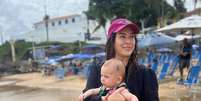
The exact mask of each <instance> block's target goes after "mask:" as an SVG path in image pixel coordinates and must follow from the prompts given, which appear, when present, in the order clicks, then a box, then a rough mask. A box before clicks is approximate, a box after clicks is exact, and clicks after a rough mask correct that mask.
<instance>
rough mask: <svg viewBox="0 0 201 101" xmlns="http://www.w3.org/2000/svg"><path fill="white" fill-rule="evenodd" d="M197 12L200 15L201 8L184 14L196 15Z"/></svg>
mask: <svg viewBox="0 0 201 101" xmlns="http://www.w3.org/2000/svg"><path fill="white" fill-rule="evenodd" d="M195 14H198V15H200V14H201V8H197V9H195V10H192V11H190V12H187V13H185V14H184V16H186V17H188V16H191V15H195Z"/></svg>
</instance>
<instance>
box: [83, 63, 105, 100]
mask: <svg viewBox="0 0 201 101" xmlns="http://www.w3.org/2000/svg"><path fill="white" fill-rule="evenodd" d="M100 69H101V66H100V65H96V64H94V65H92V66H91V67H90V73H89V77H88V79H87V84H86V87H85V89H84V90H83V92H86V91H87V90H89V89H93V88H98V87H100V86H101V82H100ZM85 101H102V99H101V96H99V95H93V96H90V97H87V98H86V99H85Z"/></svg>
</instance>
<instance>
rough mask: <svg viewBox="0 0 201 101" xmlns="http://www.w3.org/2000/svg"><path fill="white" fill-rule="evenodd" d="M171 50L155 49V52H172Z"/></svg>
mask: <svg viewBox="0 0 201 101" xmlns="http://www.w3.org/2000/svg"><path fill="white" fill-rule="evenodd" d="M172 51H173V50H172V49H170V48H160V49H157V52H172Z"/></svg>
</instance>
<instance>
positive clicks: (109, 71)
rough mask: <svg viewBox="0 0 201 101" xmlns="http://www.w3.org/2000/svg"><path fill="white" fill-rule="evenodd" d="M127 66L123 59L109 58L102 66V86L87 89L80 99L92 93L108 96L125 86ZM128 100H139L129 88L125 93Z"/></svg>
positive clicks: (81, 100)
mask: <svg viewBox="0 0 201 101" xmlns="http://www.w3.org/2000/svg"><path fill="white" fill-rule="evenodd" d="M124 75H125V66H124V64H123V62H122V61H120V60H117V59H110V60H107V61H106V62H105V63H104V64H103V66H102V68H101V83H102V86H101V87H100V88H94V89H90V90H88V91H86V92H85V93H83V94H81V95H80V96H79V100H80V101H83V100H84V99H85V98H87V97H89V96H91V95H97V94H99V95H100V96H106V95H110V94H111V93H113V92H114V91H115V90H116V89H118V88H120V87H125V86H126V85H125V83H123V81H124ZM122 95H123V96H124V98H125V99H126V101H138V99H137V97H136V96H135V95H133V94H132V93H130V92H129V91H128V90H126V91H124V92H123V94H122Z"/></svg>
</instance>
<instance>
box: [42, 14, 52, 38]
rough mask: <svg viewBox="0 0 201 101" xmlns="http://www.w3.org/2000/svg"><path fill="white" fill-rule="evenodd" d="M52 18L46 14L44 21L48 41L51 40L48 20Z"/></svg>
mask: <svg viewBox="0 0 201 101" xmlns="http://www.w3.org/2000/svg"><path fill="white" fill-rule="evenodd" d="M49 19H50V17H49V15H47V14H45V16H44V18H43V21H44V22H45V29H46V35H47V42H49V33H48V20H49Z"/></svg>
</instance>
